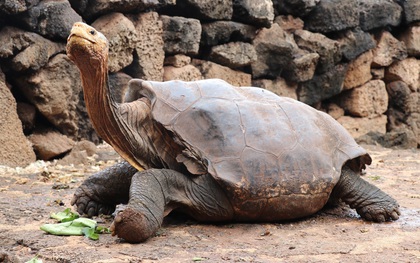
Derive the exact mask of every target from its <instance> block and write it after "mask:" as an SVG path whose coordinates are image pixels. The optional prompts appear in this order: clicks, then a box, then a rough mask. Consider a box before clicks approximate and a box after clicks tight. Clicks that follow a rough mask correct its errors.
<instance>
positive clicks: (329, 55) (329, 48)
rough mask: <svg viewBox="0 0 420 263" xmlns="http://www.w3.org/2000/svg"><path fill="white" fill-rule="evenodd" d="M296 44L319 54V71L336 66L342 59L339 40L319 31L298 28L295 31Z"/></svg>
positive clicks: (322, 71)
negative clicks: (313, 31)
mask: <svg viewBox="0 0 420 263" xmlns="http://www.w3.org/2000/svg"><path fill="white" fill-rule="evenodd" d="M294 36H295V41H296V44H297V45H298V46H299V47H300V48H301V49H303V50H307V51H310V52H312V53H318V54H319V60H318V65H317V73H318V74H320V73H324V72H326V71H328V70H330V69H331V68H332V67H334V65H335V64H337V63H338V62H339V61H340V60H341V50H340V45H339V42H337V41H335V40H332V39H329V38H327V37H326V36H324V35H322V34H319V33H312V32H309V31H307V30H296V31H295V33H294Z"/></svg>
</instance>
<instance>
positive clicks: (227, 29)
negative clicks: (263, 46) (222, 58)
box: [201, 21, 257, 46]
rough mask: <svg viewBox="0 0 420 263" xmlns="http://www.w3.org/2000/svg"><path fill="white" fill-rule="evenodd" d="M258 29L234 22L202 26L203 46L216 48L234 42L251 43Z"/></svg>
mask: <svg viewBox="0 0 420 263" xmlns="http://www.w3.org/2000/svg"><path fill="white" fill-rule="evenodd" d="M256 31H257V28H256V27H254V26H251V25H246V24H242V23H238V22H232V21H215V22H212V23H207V24H202V33H201V45H203V46H216V45H221V44H225V43H228V42H233V41H242V42H251V41H252V39H254V37H255V35H256Z"/></svg>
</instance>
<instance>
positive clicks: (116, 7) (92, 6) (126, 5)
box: [70, 0, 176, 19]
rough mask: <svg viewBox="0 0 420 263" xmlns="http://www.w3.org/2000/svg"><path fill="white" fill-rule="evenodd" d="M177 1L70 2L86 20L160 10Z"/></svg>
mask: <svg viewBox="0 0 420 263" xmlns="http://www.w3.org/2000/svg"><path fill="white" fill-rule="evenodd" d="M175 2H176V0H130V1H109V0H70V3H71V4H72V6H73V7H74V8H75V9H76V10H77V12H78V13H80V14H82V16H83V17H84V18H89V19H91V18H94V17H98V16H99V15H103V14H107V13H110V12H121V13H133V12H140V11H144V10H146V9H154V8H160V7H164V6H167V5H174V4H175Z"/></svg>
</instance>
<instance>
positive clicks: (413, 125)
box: [387, 81, 420, 148]
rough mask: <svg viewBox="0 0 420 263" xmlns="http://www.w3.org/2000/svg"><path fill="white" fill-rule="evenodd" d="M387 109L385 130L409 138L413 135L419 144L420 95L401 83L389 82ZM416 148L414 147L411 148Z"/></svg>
mask: <svg viewBox="0 0 420 263" xmlns="http://www.w3.org/2000/svg"><path fill="white" fill-rule="evenodd" d="M387 91H388V94H389V108H388V111H387V115H388V123H387V130H388V131H390V132H398V133H403V134H405V135H407V137H410V134H411V133H413V134H414V138H415V140H416V143H417V145H418V144H420V129H419V128H418V127H420V126H419V124H420V93H419V92H413V91H412V90H411V89H410V88H409V87H408V85H407V84H406V83H404V82H403V81H394V82H390V83H389V84H388V85H387ZM413 148H416V147H413Z"/></svg>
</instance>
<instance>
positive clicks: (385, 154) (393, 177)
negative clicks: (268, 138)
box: [0, 146, 420, 262]
mask: <svg viewBox="0 0 420 263" xmlns="http://www.w3.org/2000/svg"><path fill="white" fill-rule="evenodd" d="M366 148H367V149H368V150H369V152H370V153H371V155H372V157H373V159H374V162H373V164H372V165H371V166H370V167H369V168H368V170H367V174H366V175H365V178H366V180H368V181H371V182H372V183H374V184H375V185H377V186H379V187H380V188H381V189H383V190H384V191H386V192H388V193H389V194H391V195H392V196H393V197H395V198H396V199H397V200H398V201H399V203H400V205H401V211H402V216H401V218H400V219H399V220H398V221H396V222H388V223H383V224H375V223H368V222H365V221H363V220H361V219H360V218H359V217H358V216H357V214H356V213H355V212H354V211H352V210H350V209H349V208H347V207H338V208H326V209H324V210H323V211H321V212H319V213H318V214H316V215H314V216H312V217H309V218H306V219H303V220H299V221H294V222H284V223H276V224H222V225H203V224H198V223H197V222H195V221H193V220H191V219H188V218H185V217H182V216H172V217H170V218H169V219H167V220H166V221H165V223H164V225H163V227H162V228H161V230H159V232H158V233H157V234H156V236H155V237H153V238H151V239H150V240H148V241H147V242H145V243H143V244H135V245H132V244H127V243H124V242H123V241H121V240H119V239H116V238H115V237H112V236H111V235H109V234H104V235H101V236H100V239H99V240H98V241H92V240H89V239H87V238H85V237H82V236H72V237H62V236H53V235H48V234H45V233H44V232H43V231H41V230H40V229H39V227H40V226H41V225H42V224H44V223H53V222H54V221H53V220H52V219H50V218H49V215H50V213H51V212H59V211H62V210H64V208H66V207H70V200H71V197H72V194H73V192H74V189H75V188H76V187H77V186H78V185H80V183H81V182H82V181H83V180H84V178H86V177H87V176H89V175H90V174H92V173H93V172H95V171H97V170H99V169H102V168H103V167H106V166H109V165H112V164H113V163H115V162H116V160H117V159H118V157H117V156H116V154H115V153H114V152H113V151H112V150H110V149H109V148H108V147H106V146H102V147H100V148H99V151H98V155H97V156H96V158H92V160H90V164H89V165H83V166H61V165H58V164H57V163H49V162H47V163H45V162H36V163H34V164H32V165H30V166H29V167H26V168H23V169H11V168H6V167H1V168H0V262H25V261H27V260H29V259H31V258H33V257H34V256H35V255H38V258H39V259H42V261H43V262H420V184H419V181H420V151H418V150H391V149H385V148H381V147H377V146H366ZM96 220H97V221H98V222H99V223H100V225H104V226H109V225H110V223H111V219H106V218H96ZM1 252H3V254H2V253H1ZM6 258H9V259H6Z"/></svg>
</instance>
